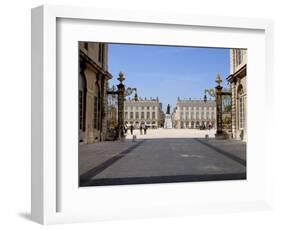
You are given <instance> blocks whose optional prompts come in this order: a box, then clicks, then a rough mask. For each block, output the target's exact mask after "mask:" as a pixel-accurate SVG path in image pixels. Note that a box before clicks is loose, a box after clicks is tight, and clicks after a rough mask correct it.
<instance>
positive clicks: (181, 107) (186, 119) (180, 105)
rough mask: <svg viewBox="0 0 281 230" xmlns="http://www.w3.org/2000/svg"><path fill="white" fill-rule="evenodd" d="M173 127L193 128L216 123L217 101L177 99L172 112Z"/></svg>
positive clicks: (213, 125)
mask: <svg viewBox="0 0 281 230" xmlns="http://www.w3.org/2000/svg"><path fill="white" fill-rule="evenodd" d="M172 122H173V128H177V129H186V128H188V129H193V128H199V127H200V126H201V125H205V126H208V125H209V124H211V125H212V127H215V125H216V103H215V101H214V100H207V101H206V102H204V100H193V99H180V98H178V99H177V104H176V107H175V109H174V111H173V113H172Z"/></svg>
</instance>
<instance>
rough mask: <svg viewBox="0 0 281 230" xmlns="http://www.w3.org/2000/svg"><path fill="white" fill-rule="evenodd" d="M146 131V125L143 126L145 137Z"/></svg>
mask: <svg viewBox="0 0 281 230" xmlns="http://www.w3.org/2000/svg"><path fill="white" fill-rule="evenodd" d="M146 129H147V127H146V125H145V126H144V135H146Z"/></svg>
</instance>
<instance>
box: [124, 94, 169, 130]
mask: <svg viewBox="0 0 281 230" xmlns="http://www.w3.org/2000/svg"><path fill="white" fill-rule="evenodd" d="M161 105H162V104H161V103H160V102H159V99H158V98H156V99H152V98H150V99H146V98H145V99H142V98H139V99H138V100H131V99H129V100H126V101H125V104H124V106H125V111H124V112H125V113H124V116H125V125H126V126H130V125H133V126H134V127H135V128H139V127H140V125H141V124H145V125H146V126H147V127H149V128H160V127H163V123H164V120H163V112H162V106H161Z"/></svg>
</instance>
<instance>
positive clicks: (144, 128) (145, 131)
mask: <svg viewBox="0 0 281 230" xmlns="http://www.w3.org/2000/svg"><path fill="white" fill-rule="evenodd" d="M129 129H130V132H131V135H133V134H134V129H135V127H134V126H133V125H130V127H129ZM139 129H140V135H142V134H143V133H144V135H146V133H147V126H146V125H145V124H141V125H140V127H139ZM127 130H128V128H127V127H126V128H125V133H127Z"/></svg>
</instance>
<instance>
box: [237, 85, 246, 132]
mask: <svg viewBox="0 0 281 230" xmlns="http://www.w3.org/2000/svg"><path fill="white" fill-rule="evenodd" d="M238 95H239V98H238V108H239V110H238V113H239V120H238V121H239V128H240V129H243V128H245V95H244V91H243V88H242V87H241V88H240V89H239V91H238Z"/></svg>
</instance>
